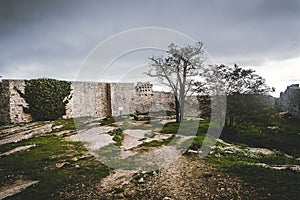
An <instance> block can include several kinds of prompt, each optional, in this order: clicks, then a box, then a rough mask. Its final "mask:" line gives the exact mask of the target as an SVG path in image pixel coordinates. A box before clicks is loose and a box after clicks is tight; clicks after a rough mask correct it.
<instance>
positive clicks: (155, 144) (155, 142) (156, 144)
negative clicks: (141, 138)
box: [137, 135, 175, 149]
mask: <svg viewBox="0 0 300 200" xmlns="http://www.w3.org/2000/svg"><path fill="white" fill-rule="evenodd" d="M174 138H175V135H172V136H170V137H169V138H167V139H164V140H161V141H159V140H153V141H151V142H143V143H142V144H140V145H138V146H137V149H138V148H140V147H160V146H163V145H168V144H169V143H170V142H171V141H172V140H173V139H174Z"/></svg>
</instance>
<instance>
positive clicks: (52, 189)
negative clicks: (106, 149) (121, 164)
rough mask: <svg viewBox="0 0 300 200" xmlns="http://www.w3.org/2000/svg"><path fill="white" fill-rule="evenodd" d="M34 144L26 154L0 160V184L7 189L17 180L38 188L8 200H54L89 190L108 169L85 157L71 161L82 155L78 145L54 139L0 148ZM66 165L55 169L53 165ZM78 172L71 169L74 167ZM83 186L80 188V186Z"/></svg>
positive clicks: (31, 188)
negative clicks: (35, 182) (27, 181)
mask: <svg viewBox="0 0 300 200" xmlns="http://www.w3.org/2000/svg"><path fill="white" fill-rule="evenodd" d="M29 144H36V145H37V146H36V147H33V148H32V149H30V151H24V152H18V153H15V154H12V155H9V156H3V157H1V158H0V166H1V170H0V183H1V185H2V186H3V185H8V184H11V183H13V182H14V181H15V180H17V179H29V180H39V181H40V182H39V184H38V185H36V186H35V187H30V188H28V189H26V190H25V191H23V192H21V193H19V194H16V195H14V196H12V197H10V198H8V199H56V198H60V197H59V193H63V192H66V191H75V190H82V191H84V189H87V188H92V187H93V186H94V185H95V183H96V182H98V181H99V180H100V179H101V178H103V177H105V176H107V175H108V173H109V168H107V167H106V166H104V165H103V164H101V163H100V162H98V161H97V160H95V159H94V158H93V157H88V158H85V159H82V160H78V161H73V160H72V158H74V157H80V156H83V155H84V154H85V153H87V152H86V149H85V148H84V146H83V144H82V143H79V142H69V141H65V140H63V139H62V138H60V137H56V136H43V137H42V136H39V137H34V138H31V139H29V140H27V141H21V142H19V143H11V144H6V145H2V146H1V151H2V152H3V151H6V150H9V149H12V148H15V147H17V146H23V145H29ZM62 162H65V163H66V164H65V165H64V166H63V167H61V168H58V167H56V164H57V163H62ZM75 165H79V166H80V168H78V169H75V168H74V166H75ZM83 185H84V186H83Z"/></svg>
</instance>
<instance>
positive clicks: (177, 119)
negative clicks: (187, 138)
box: [174, 95, 180, 122]
mask: <svg viewBox="0 0 300 200" xmlns="http://www.w3.org/2000/svg"><path fill="white" fill-rule="evenodd" d="M174 97H175V113H176V122H180V114H179V113H180V108H179V101H178V98H177V96H176V95H174Z"/></svg>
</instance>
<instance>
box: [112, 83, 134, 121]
mask: <svg viewBox="0 0 300 200" xmlns="http://www.w3.org/2000/svg"><path fill="white" fill-rule="evenodd" d="M110 92H111V112H112V116H118V115H128V114H130V113H132V108H131V102H132V101H133V100H134V99H135V88H134V83H110Z"/></svg>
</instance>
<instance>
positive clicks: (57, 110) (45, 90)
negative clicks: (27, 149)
mask: <svg viewBox="0 0 300 200" xmlns="http://www.w3.org/2000/svg"><path fill="white" fill-rule="evenodd" d="M25 83H26V86H25V91H24V93H22V92H21V91H19V90H18V93H19V94H20V95H21V97H23V98H24V99H25V101H26V103H27V104H28V107H24V112H25V113H28V114H31V116H32V118H33V119H34V120H35V121H43V120H55V119H59V118H61V117H62V116H63V115H65V114H66V105H67V103H68V102H69V100H70V99H71V83H70V82H68V81H60V80H55V79H49V78H39V79H31V80H26V81H25Z"/></svg>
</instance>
